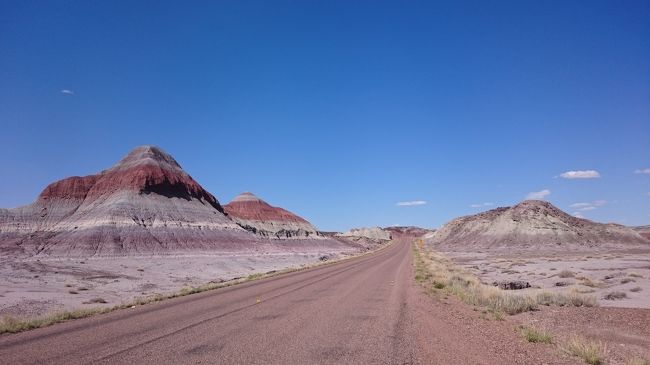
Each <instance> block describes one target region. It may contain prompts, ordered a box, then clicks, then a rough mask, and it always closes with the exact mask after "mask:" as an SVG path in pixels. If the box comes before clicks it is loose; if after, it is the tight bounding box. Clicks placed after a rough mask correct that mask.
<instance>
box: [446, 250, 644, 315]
mask: <svg viewBox="0 0 650 365" xmlns="http://www.w3.org/2000/svg"><path fill="white" fill-rule="evenodd" d="M443 254H444V255H446V256H448V257H450V258H452V259H453V260H454V261H455V262H457V263H458V264H460V265H462V266H463V267H465V268H466V269H468V270H469V271H471V272H472V273H474V274H475V275H477V276H478V277H479V278H480V279H481V280H482V281H483V282H484V283H486V284H491V283H493V282H495V281H514V280H521V281H526V282H528V283H530V285H531V286H532V289H535V288H541V289H546V290H551V291H571V290H575V291H577V292H579V293H583V294H592V295H594V296H596V298H597V299H598V304H599V305H600V306H602V307H622V308H650V250H641V249H636V250H628V251H623V250H621V251H616V252H587V253H585V252H549V253H532V252H528V253H525V252H524V253H522V252H519V253H513V254H476V253H459V252H443Z"/></svg>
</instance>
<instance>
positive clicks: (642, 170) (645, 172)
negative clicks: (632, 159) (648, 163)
mask: <svg viewBox="0 0 650 365" xmlns="http://www.w3.org/2000/svg"><path fill="white" fill-rule="evenodd" d="M634 173H635V174H650V167H648V168H645V169H636V170H634Z"/></svg>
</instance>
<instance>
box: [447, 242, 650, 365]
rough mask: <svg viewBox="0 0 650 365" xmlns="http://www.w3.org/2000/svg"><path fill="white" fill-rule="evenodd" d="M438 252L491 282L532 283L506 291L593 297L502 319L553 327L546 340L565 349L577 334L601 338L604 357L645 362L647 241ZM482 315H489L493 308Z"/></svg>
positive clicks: (546, 329) (649, 321) (649, 315)
mask: <svg viewBox="0 0 650 365" xmlns="http://www.w3.org/2000/svg"><path fill="white" fill-rule="evenodd" d="M438 254H441V255H443V256H444V257H447V258H450V259H451V260H452V262H453V263H454V264H456V265H458V267H459V268H460V270H462V271H464V272H468V273H471V274H472V275H475V276H476V277H477V278H478V279H479V280H480V281H481V282H482V283H483V284H486V285H494V283H499V282H501V283H504V282H506V283H507V282H525V283H528V284H530V288H526V289H520V290H507V292H511V293H517V294H522V295H526V294H527V293H528V294H531V295H535V293H538V292H542V291H547V292H553V293H577V294H579V295H584V296H586V297H593V298H594V299H595V305H594V306H589V307H586V306H580V307H576V306H571V305H566V306H558V305H550V306H546V305H539V306H538V307H537V308H536V309H535V310H530V311H524V312H522V313H517V314H514V315H509V316H504V318H502V319H500V320H502V321H505V322H506V323H510V324H511V325H512V328H524V329H534V330H535V331H539V332H541V333H546V334H548V336H549V341H551V344H549V345H548V346H555V347H556V348H558V349H559V350H560V351H565V347H566V346H567V344H568V343H569V342H570V341H572V340H573V339H575V338H578V339H581V340H580V341H591V343H593V344H595V345H594V346H596V348H598V349H599V351H600V352H601V353H602V356H603V359H604V360H603V362H600V363H606V364H646V363H647V361H648V360H647V359H650V250H648V249H638V248H637V249H627V250H625V249H621V250H614V251H603V250H594V251H592V252H584V251H583V252H559V251H558V252H530V251H529V252H510V253H506V252H503V251H502V252H500V253H495V252H486V251H484V252H480V253H477V252H472V253H468V252H457V251H456V252H438ZM434 292H435V290H434ZM445 297H446V296H445ZM450 300H455V299H453V298H452V297H451V296H450V297H446V299H445V301H447V302H448V301H450ZM457 305H463V306H464V305H466V304H464V303H458V304H457ZM476 310H479V311H481V310H482V311H483V313H486V312H485V309H481V308H478V309H476ZM482 318H485V319H486V320H490V318H489V315H488V314H485V315H484V316H483V317H482ZM492 320H493V319H492ZM643 359H645V360H643ZM635 361H638V362H635ZM642 361H646V362H642Z"/></svg>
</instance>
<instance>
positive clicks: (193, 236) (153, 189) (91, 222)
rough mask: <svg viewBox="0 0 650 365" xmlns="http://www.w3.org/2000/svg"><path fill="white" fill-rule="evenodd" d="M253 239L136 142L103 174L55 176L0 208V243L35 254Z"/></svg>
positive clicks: (160, 156)
mask: <svg viewBox="0 0 650 365" xmlns="http://www.w3.org/2000/svg"><path fill="white" fill-rule="evenodd" d="M254 241H255V239H254V237H251V235H250V234H248V233H247V232H246V231H244V230H243V229H241V227H239V226H238V225H237V224H235V223H234V222H232V221H231V220H230V219H228V218H227V217H226V216H225V215H224V213H223V208H222V207H221V205H220V204H219V202H218V201H217V199H216V198H215V197H214V196H213V195H212V194H210V193H208V192H207V191H206V190H205V189H203V188H202V187H201V186H200V185H199V184H198V183H197V182H196V181H194V179H192V177H191V176H190V175H188V174H187V173H186V172H185V171H183V169H182V168H181V166H180V165H179V164H178V163H177V162H176V161H175V160H174V159H173V158H172V157H171V156H170V155H169V154H167V153H165V152H164V151H162V150H161V149H159V148H157V147H153V146H142V147H138V148H136V149H134V150H133V151H131V152H130V153H129V154H128V155H127V156H126V157H124V158H123V159H122V160H121V161H119V162H118V163H117V164H116V165H115V166H113V167H111V168H110V169H108V170H105V171H102V172H100V173H99V174H96V175H90V176H84V177H70V178H66V179H63V180H60V181H57V182H55V183H52V184H50V185H49V186H47V187H46V188H45V189H44V190H43V192H42V193H41V194H40V195H39V197H38V199H37V200H36V201H35V202H34V203H32V204H30V205H27V206H24V207H20V208H15V209H2V210H0V249H1V250H3V251H14V252H16V251H19V252H22V253H25V254H29V255H35V254H50V255H67V256H69V255H81V256H88V255H100V256H102V255H125V254H128V255H132V254H138V253H147V254H150V253H166V252H176V251H186V250H194V251H196V250H213V249H215V248H219V249H226V250H227V249H242V248H245V247H249V248H250V247H252V246H254Z"/></svg>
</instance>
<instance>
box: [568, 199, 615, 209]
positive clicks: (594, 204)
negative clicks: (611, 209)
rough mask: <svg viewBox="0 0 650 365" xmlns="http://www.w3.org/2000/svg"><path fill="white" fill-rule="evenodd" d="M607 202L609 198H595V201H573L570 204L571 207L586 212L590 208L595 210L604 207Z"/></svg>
mask: <svg viewBox="0 0 650 365" xmlns="http://www.w3.org/2000/svg"><path fill="white" fill-rule="evenodd" d="M605 204H607V200H594V201H593V202H589V203H573V204H571V205H569V207H571V208H574V209H577V210H579V211H582V212H586V211H588V210H594V209H596V208H598V207H602V206H603V205H605Z"/></svg>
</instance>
